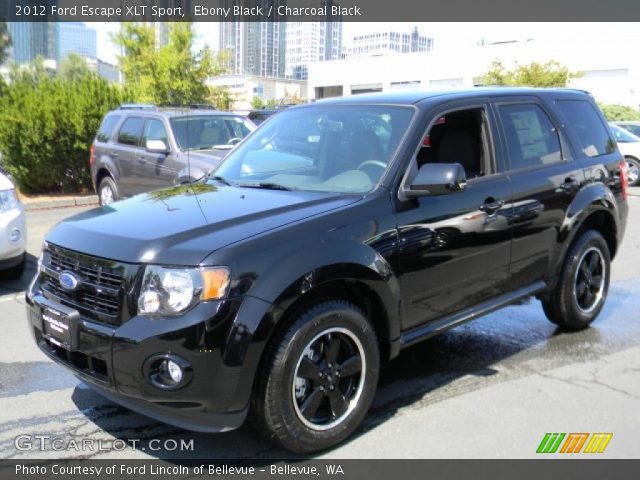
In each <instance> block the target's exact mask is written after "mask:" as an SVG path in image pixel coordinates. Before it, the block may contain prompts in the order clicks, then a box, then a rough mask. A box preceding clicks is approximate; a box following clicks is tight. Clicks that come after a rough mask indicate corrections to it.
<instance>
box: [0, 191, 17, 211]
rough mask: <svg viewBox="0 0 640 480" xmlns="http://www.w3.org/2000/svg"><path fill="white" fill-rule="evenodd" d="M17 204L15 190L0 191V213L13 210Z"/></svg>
mask: <svg viewBox="0 0 640 480" xmlns="http://www.w3.org/2000/svg"><path fill="white" fill-rule="evenodd" d="M17 204H18V197H17V196H16V191H15V190H13V189H11V190H0V212H6V211H7V210H11V209H12V208H14V207H15V206H16V205H17Z"/></svg>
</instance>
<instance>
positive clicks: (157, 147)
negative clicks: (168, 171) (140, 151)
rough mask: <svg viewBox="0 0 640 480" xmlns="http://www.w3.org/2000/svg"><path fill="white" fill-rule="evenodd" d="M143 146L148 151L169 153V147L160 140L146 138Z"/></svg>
mask: <svg viewBox="0 0 640 480" xmlns="http://www.w3.org/2000/svg"><path fill="white" fill-rule="evenodd" d="M145 147H146V149H147V152H150V153H169V147H167V144H166V143H164V142H163V141H162V140H147V144H146V145H145Z"/></svg>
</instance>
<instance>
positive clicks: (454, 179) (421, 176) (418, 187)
mask: <svg viewBox="0 0 640 480" xmlns="http://www.w3.org/2000/svg"><path fill="white" fill-rule="evenodd" d="M465 188H467V176H466V175H465V173H464V168H462V165H460V164H459V163H425V164H424V165H422V166H421V167H420V170H418V173H417V174H416V176H415V178H414V179H413V180H412V181H411V184H410V185H409V189H408V190H406V191H405V193H406V195H407V196H409V197H422V196H426V195H447V194H450V193H456V192H462V191H463V190H464V189H465Z"/></svg>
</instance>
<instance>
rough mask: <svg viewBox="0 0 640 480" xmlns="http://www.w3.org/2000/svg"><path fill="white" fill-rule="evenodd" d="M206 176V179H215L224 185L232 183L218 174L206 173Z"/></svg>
mask: <svg viewBox="0 0 640 480" xmlns="http://www.w3.org/2000/svg"><path fill="white" fill-rule="evenodd" d="M206 178H207V180H216V181H218V182H220V183H223V184H224V185H228V186H231V185H232V183H231V182H230V181H229V180H227V179H226V178H224V177H221V176H220V175H207V176H206Z"/></svg>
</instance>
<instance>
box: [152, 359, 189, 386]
mask: <svg viewBox="0 0 640 480" xmlns="http://www.w3.org/2000/svg"><path fill="white" fill-rule="evenodd" d="M143 372H144V375H145V377H146V378H147V380H148V381H149V383H151V385H153V386H154V387H157V388H160V389H162V390H175V389H178V388H182V387H184V386H185V385H186V384H187V383H189V381H190V380H191V377H192V376H193V369H192V368H191V365H190V364H189V362H187V361H186V360H185V359H184V358H182V357H179V356H177V355H174V354H171V353H164V354H158V355H153V356H152V357H150V358H148V359H147V361H146V362H145V363H144V365H143Z"/></svg>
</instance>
